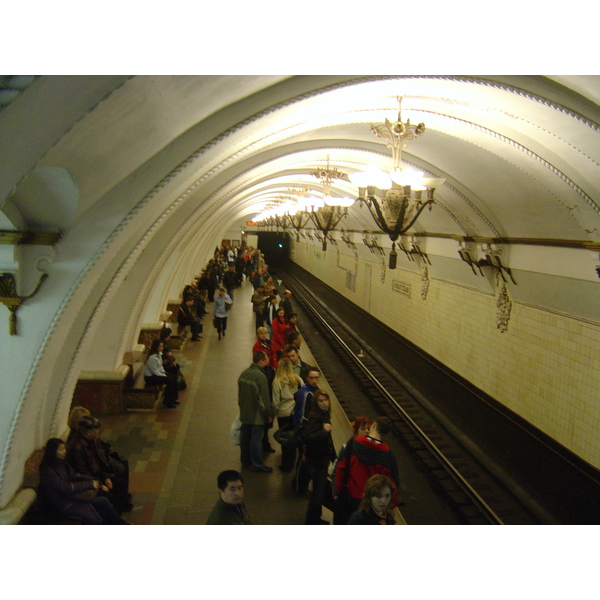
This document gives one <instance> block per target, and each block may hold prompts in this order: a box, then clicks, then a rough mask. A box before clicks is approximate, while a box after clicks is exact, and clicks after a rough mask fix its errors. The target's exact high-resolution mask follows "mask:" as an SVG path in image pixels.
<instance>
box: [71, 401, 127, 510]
mask: <svg viewBox="0 0 600 600" xmlns="http://www.w3.org/2000/svg"><path fill="white" fill-rule="evenodd" d="M90 416H91V413H90V411H89V410H88V409H87V408H85V407H83V406H74V407H73V408H72V409H71V412H70V413H69V418H68V419H67V425H68V426H69V437H68V438H67V446H68V445H69V444H70V442H71V440H72V439H73V438H74V437H75V435H76V434H77V431H78V430H79V421H80V420H81V417H90ZM98 442H99V443H100V445H101V446H102V447H103V448H104V452H105V453H106V455H107V456H108V460H109V462H110V470H111V471H112V472H113V473H114V474H115V477H118V478H119V479H122V480H123V486H124V487H125V489H129V461H128V460H127V459H126V458H123V457H122V456H120V455H119V454H118V453H117V452H115V451H114V450H111V448H110V444H109V443H108V442H106V441H104V440H102V439H100V438H98ZM129 499H130V500H131V495H129Z"/></svg>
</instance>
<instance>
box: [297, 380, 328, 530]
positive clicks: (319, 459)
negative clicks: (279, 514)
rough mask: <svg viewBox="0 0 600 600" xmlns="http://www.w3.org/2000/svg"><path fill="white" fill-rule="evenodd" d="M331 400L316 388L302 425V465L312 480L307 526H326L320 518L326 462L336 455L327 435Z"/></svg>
mask: <svg viewBox="0 0 600 600" xmlns="http://www.w3.org/2000/svg"><path fill="white" fill-rule="evenodd" d="M330 411H331V402H330V400H329V394H328V393H327V392H324V391H323V390H320V389H319V390H317V391H316V392H315V393H314V395H313V398H312V405H311V408H310V412H309V413H308V420H307V422H306V423H305V424H304V426H303V428H302V442H303V443H304V452H305V460H306V465H307V466H308V469H309V476H310V478H311V479H312V494H311V497H310V500H309V503H308V509H307V511H306V524H307V525H329V523H328V522H327V521H325V520H323V519H322V518H321V514H322V508H321V505H322V504H323V500H324V498H325V492H326V487H327V485H329V481H328V479H327V471H328V468H329V463H331V462H333V461H334V460H335V458H336V452H335V448H334V446H333V439H332V437H331V429H332V427H331V412H330Z"/></svg>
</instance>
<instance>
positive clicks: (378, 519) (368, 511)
mask: <svg viewBox="0 0 600 600" xmlns="http://www.w3.org/2000/svg"><path fill="white" fill-rule="evenodd" d="M395 491H396V486H395V485H394V484H393V483H392V482H391V481H390V478H389V477H386V476H385V475H373V476H372V477H370V478H369V480H368V481H367V483H366V485H365V495H364V497H363V498H362V500H361V503H360V507H359V509H358V510H357V511H356V512H354V513H353V514H352V516H351V517H350V519H349V520H348V525H395V524H396V521H395V520H394V517H393V516H392V515H391V513H390V504H391V501H392V494H393V493H394V492H395Z"/></svg>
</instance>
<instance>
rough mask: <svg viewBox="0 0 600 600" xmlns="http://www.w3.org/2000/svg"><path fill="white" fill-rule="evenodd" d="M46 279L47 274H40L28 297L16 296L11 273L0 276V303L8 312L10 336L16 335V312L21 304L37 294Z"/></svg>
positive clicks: (15, 282) (15, 284)
mask: <svg viewBox="0 0 600 600" xmlns="http://www.w3.org/2000/svg"><path fill="white" fill-rule="evenodd" d="M47 277H48V274H47V273H43V274H42V276H41V277H40V281H39V282H38V284H37V286H36V288H35V290H34V291H33V293H32V294H29V296H18V295H17V281H16V279H15V276H14V275H13V274H12V273H2V274H0V302H2V304H4V306H6V307H7V308H8V310H9V311H10V316H9V318H8V332H9V334H10V335H17V311H18V310H19V308H20V307H21V304H23V302H25V300H29V298H32V297H33V296H35V295H36V294H37V292H38V290H39V289H40V287H42V284H43V283H44V281H46V278H47Z"/></svg>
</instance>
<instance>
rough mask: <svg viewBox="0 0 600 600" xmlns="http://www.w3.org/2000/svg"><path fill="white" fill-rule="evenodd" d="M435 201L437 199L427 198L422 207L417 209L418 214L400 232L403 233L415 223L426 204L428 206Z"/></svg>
mask: <svg viewBox="0 0 600 600" xmlns="http://www.w3.org/2000/svg"><path fill="white" fill-rule="evenodd" d="M434 202H435V200H427V201H426V202H425V203H423V204H422V205H421V207H420V208H419V210H418V211H417V214H416V215H415V216H414V217H413V218H412V219H411V221H410V223H409V224H408V225H406V226H405V227H403V228H402V230H401V231H400V232H399V234H400V235H401V234H403V233H405V232H406V231H408V230H409V229H410V228H411V227H412V226H413V224H414V222H415V221H416V220H417V219H418V218H419V215H420V214H421V213H422V212H423V210H424V208H425V207H426V206H428V205H429V204H433V203H434Z"/></svg>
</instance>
